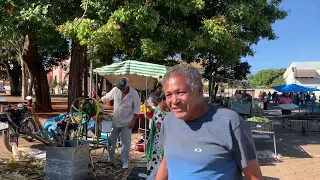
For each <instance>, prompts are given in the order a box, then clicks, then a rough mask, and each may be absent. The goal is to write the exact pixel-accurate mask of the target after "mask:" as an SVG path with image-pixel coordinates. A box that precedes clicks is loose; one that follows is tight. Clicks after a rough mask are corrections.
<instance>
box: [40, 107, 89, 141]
mask: <svg viewBox="0 0 320 180" xmlns="http://www.w3.org/2000/svg"><path fill="white" fill-rule="evenodd" d="M74 115H76V113H75V114H74ZM68 117H70V115H69V114H60V115H59V116H56V117H52V118H49V119H47V120H46V121H45V122H44V125H43V128H44V130H45V131H46V132H47V134H48V136H49V137H50V138H51V139H53V134H52V132H51V130H53V131H54V132H56V133H57V132H58V122H59V121H62V120H64V119H65V118H68ZM94 125H95V121H94V119H93V118H92V117H91V118H90V120H89V121H88V125H87V127H88V130H92V129H93V128H94ZM38 135H40V136H42V133H41V131H40V130H39V131H38Z"/></svg>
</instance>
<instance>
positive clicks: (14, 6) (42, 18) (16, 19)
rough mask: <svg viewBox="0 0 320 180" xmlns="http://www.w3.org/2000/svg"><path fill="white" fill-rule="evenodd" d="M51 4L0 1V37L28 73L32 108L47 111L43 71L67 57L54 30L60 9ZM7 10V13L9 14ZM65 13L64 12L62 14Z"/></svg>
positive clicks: (47, 2) (47, 101)
mask: <svg viewBox="0 0 320 180" xmlns="http://www.w3.org/2000/svg"><path fill="white" fill-rule="evenodd" d="M51 4H55V5H58V2H55V1H52V2H50V1H38V0H30V1H26V0H16V1H13V0H12V1H1V3H0V10H1V15H0V28H1V35H2V36H3V38H4V39H5V40H6V42H8V43H10V44H11V46H12V47H14V48H15V50H16V53H17V55H18V57H19V59H20V60H21V61H24V62H25V63H26V65H27V68H28V70H29V72H30V74H31V80H32V83H33V84H34V89H35V94H36V109H37V110H38V111H50V110H51V109H52V107H51V99H50V94H49V84H48V81H47V74H46V69H45V68H47V67H50V66H51V65H54V64H55V63H56V62H57V61H60V60H62V59H64V58H65V57H66V55H67V54H68V45H67V42H66V40H65V39H63V38H61V35H60V34H59V33H58V32H57V31H56V25H55V23H56V22H58V21H59V20H60V19H61V18H60V17H57V16H60V15H61V14H63V13H60V14H59V12H60V11H61V10H63V7H55V6H51ZM9 10H10V11H9ZM66 12H67V11H66Z"/></svg>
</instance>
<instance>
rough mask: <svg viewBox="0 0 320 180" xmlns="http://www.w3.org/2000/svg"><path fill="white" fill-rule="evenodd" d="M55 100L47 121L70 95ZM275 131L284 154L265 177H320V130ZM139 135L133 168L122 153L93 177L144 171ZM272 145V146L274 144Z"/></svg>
mask: <svg viewBox="0 0 320 180" xmlns="http://www.w3.org/2000/svg"><path fill="white" fill-rule="evenodd" d="M8 99H9V98H8ZM10 100H11V101H16V100H17V99H15V98H10ZM52 102H54V103H53V104H54V105H53V109H54V112H50V113H39V114H37V115H38V116H39V118H40V119H41V121H42V122H44V120H45V119H47V118H50V117H53V116H57V115H59V114H60V113H66V111H65V110H66V108H67V105H66V104H64V103H63V102H66V98H61V97H53V98H52ZM270 113H273V110H272V112H271V111H270ZM275 131H276V142H277V151H278V153H279V154H281V155H282V157H281V158H280V159H279V160H278V161H274V160H268V159H262V160H260V165H261V169H262V173H263V175H264V177H265V179H269V180H278V179H281V180H282V179H288V180H289V179H290V180H300V179H307V180H313V179H315V180H316V179H319V180H320V173H319V172H320V171H319V170H320V132H318V133H313V134H310V135H309V136H302V135H301V133H300V132H299V131H292V132H289V129H288V128H282V127H280V126H279V127H277V128H276V129H275ZM138 135H139V134H137V133H135V134H134V135H133V136H132V142H133V145H132V151H131V154H130V157H131V164H130V166H129V169H127V170H124V169H122V168H121V163H120V158H119V156H118V157H117V161H116V163H115V164H114V165H113V166H111V165H110V164H108V163H106V162H102V163H96V164H95V169H96V171H95V172H93V173H90V179H110V180H112V179H116V180H118V179H119V180H121V179H127V177H128V176H130V174H132V173H135V174H138V173H140V172H142V173H143V172H144V171H145V167H146V160H145V158H144V153H139V152H137V151H135V150H134V142H135V141H137V137H138ZM1 138H2V137H1ZM1 141H2V139H0V159H7V158H9V157H10V156H11V153H10V152H8V151H7V150H6V148H5V147H4V145H3V143H1ZM19 146H20V147H33V148H38V149H44V146H43V145H42V144H41V143H39V142H37V141H34V142H27V141H25V140H23V139H20V140H19ZM270 148H272V147H271V146H270ZM92 153H93V155H94V158H95V161H97V159H98V157H99V156H100V155H101V151H99V150H97V151H93V152H92ZM118 154H119V152H118ZM139 168H140V169H139ZM136 176H137V175H136ZM140 179H142V178H140Z"/></svg>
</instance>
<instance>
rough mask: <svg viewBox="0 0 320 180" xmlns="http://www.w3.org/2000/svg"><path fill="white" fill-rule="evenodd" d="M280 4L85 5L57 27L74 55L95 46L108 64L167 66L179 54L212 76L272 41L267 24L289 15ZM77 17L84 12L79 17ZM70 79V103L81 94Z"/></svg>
mask: <svg viewBox="0 0 320 180" xmlns="http://www.w3.org/2000/svg"><path fill="white" fill-rule="evenodd" d="M77 2H78V1H77ZM280 3H281V0H271V1H269V0H253V1H231V0H206V1H204V0H182V1H172V0H163V1H144V0H143V1H142V0H141V1H121V0H118V1H107V0H90V1H88V0H83V1H82V4H81V7H82V8H83V10H82V11H80V10H79V11H76V12H77V13H75V15H73V16H71V17H74V18H73V19H71V20H69V21H67V22H66V23H64V24H63V25H62V26H59V31H60V33H61V34H63V35H64V36H65V37H66V38H68V39H72V41H73V42H75V43H76V45H77V46H74V47H72V50H73V51H75V50H77V51H78V50H79V51H80V50H81V52H83V51H85V47H86V46H87V47H92V46H94V47H95V49H96V51H95V57H99V56H100V57H103V59H105V60H108V61H109V62H112V58H113V57H118V58H119V59H121V60H125V59H138V60H140V61H148V62H152V63H159V64H165V63H167V61H164V59H166V58H167V57H168V56H169V57H173V56H175V55H176V54H180V55H181V57H182V58H183V59H184V60H186V61H187V60H189V61H194V60H197V61H200V60H204V61H205V62H206V63H207V64H205V66H207V67H209V68H208V69H207V70H211V72H209V74H210V75H211V74H214V72H217V70H218V68H221V67H226V68H230V65H231V66H232V67H235V66H236V65H237V63H238V61H239V59H240V58H241V57H245V56H248V55H251V56H253V54H254V53H253V51H252V49H251V46H252V45H253V44H257V43H258V42H259V40H260V39H262V38H265V39H268V40H274V39H276V35H275V34H274V33H273V30H272V27H271V25H272V24H273V23H274V22H275V21H277V20H281V19H284V18H285V17H286V16H287V12H285V11H283V10H281V9H279V5H280ZM79 12H84V13H83V14H82V16H81V17H80V15H79ZM71 54H73V53H71ZM77 55H78V56H79V57H78V60H77V61H73V59H76V58H72V61H71V65H70V75H71V76H73V77H76V76H77V78H78V79H79V77H82V76H81V75H82V73H75V74H74V75H72V74H73V72H76V70H77V69H74V68H73V67H74V66H75V65H74V64H76V63H78V64H80V65H81V67H82V64H83V63H82V62H83V61H82V59H83V58H84V55H83V53H77ZM214 64H215V65H214ZM78 69H79V68H78ZM80 69H82V68H80ZM71 76H70V80H69V88H70V89H69V96H73V97H69V99H68V101H69V103H70V100H71V99H73V98H75V97H76V96H79V95H80V94H81V93H80V91H79V89H78V91H77V90H75V89H74V90H71V88H75V87H78V85H79V84H80V81H77V79H74V78H72V77H71ZM74 82H75V83H74ZM76 82H77V83H76ZM74 92H75V93H74Z"/></svg>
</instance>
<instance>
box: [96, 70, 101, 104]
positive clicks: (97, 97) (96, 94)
mask: <svg viewBox="0 0 320 180" xmlns="http://www.w3.org/2000/svg"><path fill="white" fill-rule="evenodd" d="M98 76H99V75H98V73H96V99H98ZM100 86H101V84H100Z"/></svg>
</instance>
